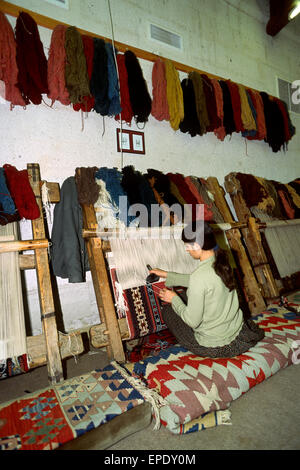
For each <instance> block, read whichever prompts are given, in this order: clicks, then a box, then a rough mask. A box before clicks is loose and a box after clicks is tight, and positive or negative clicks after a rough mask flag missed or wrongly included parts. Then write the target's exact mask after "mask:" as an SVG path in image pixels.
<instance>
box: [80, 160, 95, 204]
mask: <svg viewBox="0 0 300 470" xmlns="http://www.w3.org/2000/svg"><path fill="white" fill-rule="evenodd" d="M97 170H98V168H97V167H95V166H93V167H87V168H84V167H81V168H76V170H75V182H76V187H77V194H78V201H79V202H80V204H87V205H89V204H95V202H96V201H97V199H98V197H99V192H100V187H99V185H98V184H97V182H96V181H95V173H96V171H97Z"/></svg>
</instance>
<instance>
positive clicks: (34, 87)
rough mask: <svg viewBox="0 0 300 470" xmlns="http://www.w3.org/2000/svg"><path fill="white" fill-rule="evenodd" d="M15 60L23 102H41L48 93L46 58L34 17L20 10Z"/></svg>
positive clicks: (17, 22) (16, 30) (16, 28)
mask: <svg viewBox="0 0 300 470" xmlns="http://www.w3.org/2000/svg"><path fill="white" fill-rule="evenodd" d="M15 34H16V45H17V47H16V61H17V66H18V82H17V87H18V88H19V90H20V92H21V94H22V97H23V99H24V101H25V104H29V103H30V102H32V103H33V104H41V102H42V94H43V93H44V94H47V93H48V83H47V59H46V56H45V53H44V49H43V44H42V42H41V39H40V35H39V31H38V27H37V24H36V22H35V21H34V19H33V18H32V17H31V16H30V15H29V14H28V13H25V12H21V13H20V14H19V16H18V18H17V21H16V27H15Z"/></svg>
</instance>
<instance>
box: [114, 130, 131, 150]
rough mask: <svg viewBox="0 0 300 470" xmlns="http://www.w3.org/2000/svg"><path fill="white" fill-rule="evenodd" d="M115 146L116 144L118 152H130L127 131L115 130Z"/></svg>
mask: <svg viewBox="0 0 300 470" xmlns="http://www.w3.org/2000/svg"><path fill="white" fill-rule="evenodd" d="M117 131H119V132H117V144H118V152H121V149H122V150H123V152H129V151H130V135H129V133H128V131H122V132H121V130H120V129H117Z"/></svg>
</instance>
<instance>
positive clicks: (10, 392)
mask: <svg viewBox="0 0 300 470" xmlns="http://www.w3.org/2000/svg"><path fill="white" fill-rule="evenodd" d="M108 362H109V361H108V359H107V356H106V353H105V352H104V351H100V352H90V353H87V354H84V355H82V356H80V357H79V358H78V360H77V363H76V362H75V360H74V359H73V358H72V359H69V360H67V361H65V366H66V374H67V375H66V377H67V378H70V377H74V376H77V375H80V374H82V373H85V372H88V371H91V370H93V369H95V368H102V367H104V366H105V365H106V364H108ZM299 385H300V365H292V366H290V367H288V368H286V369H283V370H281V371H279V372H278V373H277V374H275V375H274V376H273V377H270V378H269V379H268V380H266V381H265V382H263V383H261V384H259V385H257V386H256V387H255V388H253V389H251V390H249V391H248V392H247V393H246V394H245V395H244V396H242V397H240V398H239V399H238V400H236V401H234V402H233V403H232V404H231V406H230V409H231V413H232V425H229V426H218V427H215V428H211V429H207V430H205V431H200V432H197V433H190V434H187V435H174V434H172V433H170V432H169V431H168V430H167V429H165V428H164V427H161V428H160V429H159V430H158V431H154V430H153V422H152V423H150V424H149V425H148V426H147V427H146V428H145V429H142V430H140V431H138V432H136V433H134V434H131V435H130V436H127V437H125V438H122V439H121V440H120V441H118V442H116V443H114V444H113V445H112V446H111V447H109V448H108V449H107V450H111V451H121V452H122V451H129V450H172V449H176V450H177V451H178V450H194V451H196V450H292V449H294V450H300V386H299ZM47 386H48V379H47V368H46V367H40V368H37V369H35V370H32V371H31V372H29V373H28V374H24V375H19V376H16V377H11V378H9V379H7V380H3V381H1V382H0V402H4V401H7V400H11V399H13V398H17V397H20V396H22V395H25V394H26V393H28V392H34V391H35V390H38V389H41V388H43V387H47ZM92 448H93V449H97V448H99V449H102V448H103V447H102V445H101V433H100V434H99V446H97V442H96V445H95V442H93V447H92Z"/></svg>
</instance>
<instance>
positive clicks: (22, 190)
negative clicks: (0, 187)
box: [3, 164, 40, 220]
mask: <svg viewBox="0 0 300 470" xmlns="http://www.w3.org/2000/svg"><path fill="white" fill-rule="evenodd" d="M3 168H4V171H5V177H6V181H7V186H8V189H9V192H10V194H11V196H12V198H13V200H14V203H15V205H16V208H17V209H18V212H19V215H20V217H21V218H23V217H24V219H28V220H35V219H38V218H39V217H40V209H39V206H38V205H37V202H36V199H35V195H34V192H33V190H32V187H31V185H30V182H29V177H28V172H27V170H20V171H19V170H17V169H16V168H15V167H14V166H12V165H9V164H5V165H3Z"/></svg>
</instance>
